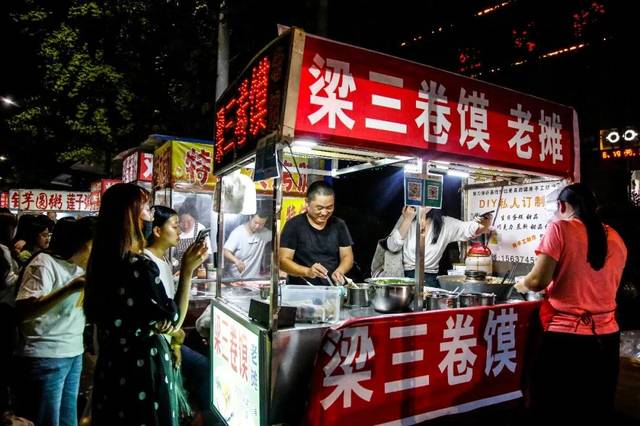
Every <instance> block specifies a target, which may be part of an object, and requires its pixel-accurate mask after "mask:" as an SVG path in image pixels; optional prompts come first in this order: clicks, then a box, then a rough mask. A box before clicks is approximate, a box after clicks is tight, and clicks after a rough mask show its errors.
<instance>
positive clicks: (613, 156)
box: [600, 148, 640, 160]
mask: <svg viewBox="0 0 640 426" xmlns="http://www.w3.org/2000/svg"><path fill="white" fill-rule="evenodd" d="M638 157H640V148H621V149H613V150H608V151H600V158H602V159H603V160H617V159H620V158H638Z"/></svg>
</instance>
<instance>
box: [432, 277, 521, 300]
mask: <svg viewBox="0 0 640 426" xmlns="http://www.w3.org/2000/svg"><path fill="white" fill-rule="evenodd" d="M488 278H489V279H490V277H488ZM498 279H499V280H500V281H502V279H501V278H498ZM438 283H439V284H440V287H442V288H443V289H445V290H449V291H453V290H455V288H456V287H458V291H459V290H461V289H464V291H465V292H470V293H493V294H495V295H496V300H506V299H507V298H508V297H509V290H510V289H511V287H513V285H514V284H515V282H513V281H509V282H505V283H504V284H500V283H496V284H489V283H487V282H480V281H475V280H474V281H465V277H463V276H460V275H438Z"/></svg>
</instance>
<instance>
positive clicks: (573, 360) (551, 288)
mask: <svg viewBox="0 0 640 426" xmlns="http://www.w3.org/2000/svg"><path fill="white" fill-rule="evenodd" d="M596 206H597V202H596V198H595V196H594V195H593V193H592V192H591V191H590V190H589V189H588V188H587V187H586V186H585V185H584V184H581V183H576V184H573V185H569V186H567V187H565V188H564V189H563V190H562V191H561V192H560V194H559V195H558V201H557V211H556V219H557V220H555V221H554V222H551V223H550V224H549V226H548V227H547V230H546V231H545V235H544V237H543V239H542V241H541V242H540V245H539V246H538V249H537V250H536V254H537V255H538V257H537V259H536V262H535V264H534V266H533V269H532V271H531V272H530V273H529V274H528V275H527V276H526V277H525V278H524V279H523V280H522V281H521V282H519V283H518V284H517V285H516V289H517V290H518V291H527V290H533V291H541V290H545V289H546V296H545V299H544V300H543V302H542V306H541V308H540V320H541V323H542V327H543V329H544V333H543V337H542V343H541V347H540V351H539V353H538V354H537V356H538V360H537V362H536V364H535V367H534V369H535V370H534V374H533V375H532V383H531V405H532V408H533V410H534V414H536V417H538V416H540V417H541V415H542V413H543V410H544V414H545V416H546V415H549V414H550V413H553V416H554V418H557V417H558V416H559V417H561V418H563V419H567V420H572V422H575V421H576V420H578V419H584V420H586V421H588V422H592V421H594V419H606V418H610V415H612V414H613V406H614V397H615V391H616V383H617V378H618V356H619V344H620V334H619V329H618V324H617V322H616V318H615V310H616V292H617V289H618V285H619V284H620V278H621V276H622V271H623V269H624V265H625V261H626V257H627V249H626V247H625V245H624V242H623V241H622V238H620V236H619V235H618V233H617V232H616V231H615V230H613V228H611V227H609V226H607V225H604V224H602V222H601V221H600V219H599V218H598V215H597V214H596Z"/></svg>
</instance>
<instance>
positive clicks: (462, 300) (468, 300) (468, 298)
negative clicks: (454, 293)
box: [458, 293, 480, 308]
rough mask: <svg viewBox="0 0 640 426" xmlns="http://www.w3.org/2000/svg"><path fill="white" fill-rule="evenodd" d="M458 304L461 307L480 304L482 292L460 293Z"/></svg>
mask: <svg viewBox="0 0 640 426" xmlns="http://www.w3.org/2000/svg"><path fill="white" fill-rule="evenodd" d="M458 305H459V306H460V307H461V308H470V307H472V306H480V293H462V294H460V295H458Z"/></svg>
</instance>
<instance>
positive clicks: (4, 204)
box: [0, 192, 9, 209]
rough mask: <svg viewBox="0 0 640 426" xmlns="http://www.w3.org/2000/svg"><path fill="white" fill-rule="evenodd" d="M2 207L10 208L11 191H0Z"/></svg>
mask: <svg viewBox="0 0 640 426" xmlns="http://www.w3.org/2000/svg"><path fill="white" fill-rule="evenodd" d="M0 208H3V209H8V208H9V193H8V192H0Z"/></svg>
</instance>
